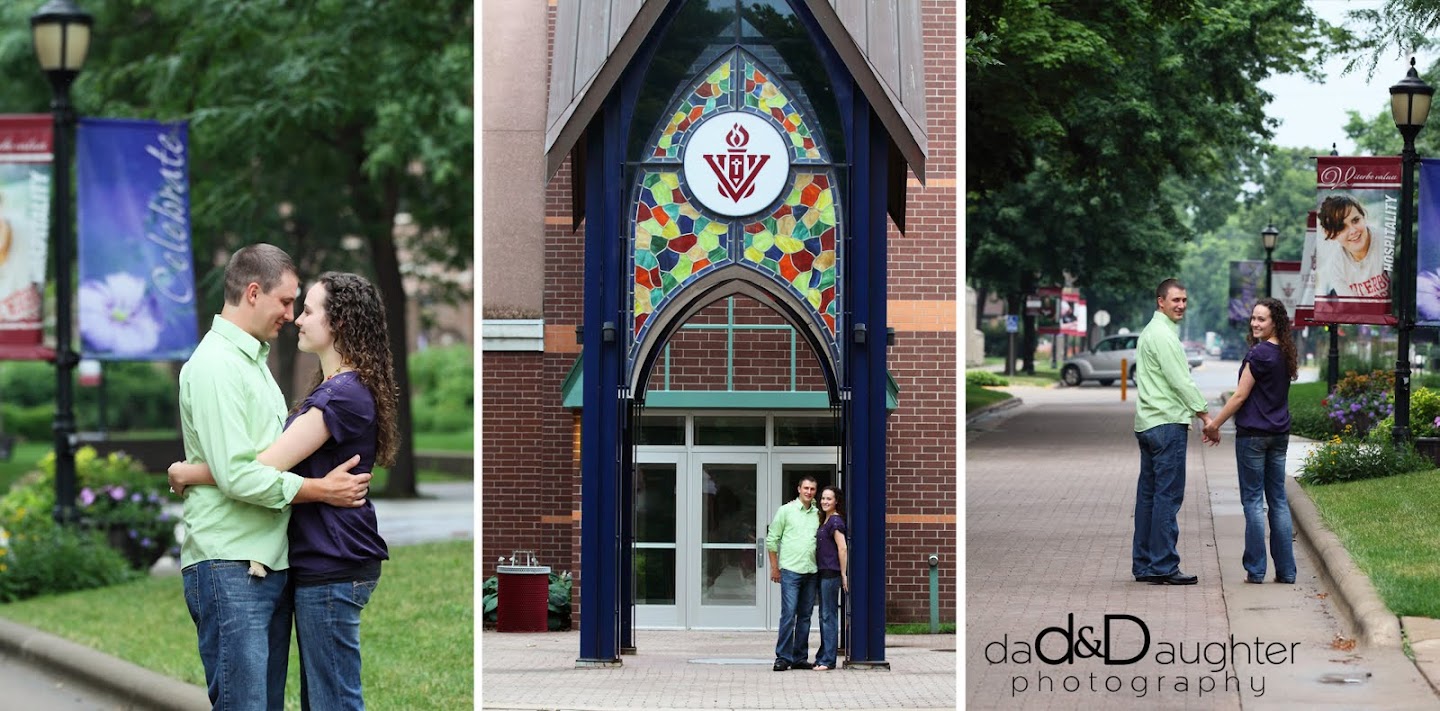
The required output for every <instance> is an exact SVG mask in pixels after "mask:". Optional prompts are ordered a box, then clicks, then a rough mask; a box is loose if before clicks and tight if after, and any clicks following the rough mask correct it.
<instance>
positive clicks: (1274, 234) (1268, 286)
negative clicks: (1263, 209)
mask: <svg viewBox="0 0 1440 711" xmlns="http://www.w3.org/2000/svg"><path fill="white" fill-rule="evenodd" d="M1279 239H1280V230H1277V229H1275V221H1274V220H1271V221H1270V226H1269V227H1266V228H1265V229H1263V230H1261V231H1260V243H1261V244H1263V245H1265V298H1267V299H1268V298H1270V297H1271V296H1274V294H1275V289H1274V287H1273V286H1272V283H1271V281H1270V280H1271V278H1272V270H1273V269H1274V266H1275V263H1274V261H1273V260H1272V259H1271V257H1273V256H1274V254H1275V242H1276V241H1277V240H1279Z"/></svg>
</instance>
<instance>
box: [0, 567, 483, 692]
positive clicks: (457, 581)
mask: <svg viewBox="0 0 1440 711" xmlns="http://www.w3.org/2000/svg"><path fill="white" fill-rule="evenodd" d="M474 550H475V546H474V542H473V541H451V542H445V543H427V544H421V545H416V546H403V547H397V548H394V549H392V550H391V551H390V554H391V560H390V561H389V562H387V563H385V566H384V572H383V573H382V575H381V577H380V586H379V587H378V588H376V590H375V596H374V597H373V598H371V600H370V604H369V606H368V607H366V609H365V612H364V615H363V617H362V619H363V622H362V624H361V627H360V635H361V651H362V654H363V656H364V665H363V672H362V674H363V677H362V678H363V683H364V685H365V700H366V702H367V704H368V705H369V706H370V707H371V708H377V709H419V708H441V709H460V708H465V709H468V708H471V707H472V706H473V705H474V688H473V683H474V665H475V662H474V627H473V625H474V561H473V554H474ZM0 617H5V618H8V619H10V620H13V621H15V622H19V623H21V624H25V625H30V626H32V627H36V628H39V629H42V630H45V631H47V632H50V633H51V634H55V635H58V636H60V637H64V638H66V639H69V640H72V641H75V642H78V643H80V644H83V645H86V646H89V647H93V648H95V649H98V650H100V651H102V652H105V653H106V654H110V655H113V656H116V657H120V658H121V659H125V660H127V661H130V662H133V663H135V664H138V665H140V666H142V667H145V668H147V669H151V670H154V671H157V672H159V673H161V674H164V675H166V676H170V677H174V678H176V679H180V680H182V681H185V682H188V683H191V684H195V685H197V686H202V687H203V686H205V670H204V667H202V666H201V664H200V656H199V653H198V652H197V651H196V646H195V644H196V643H195V625H194V623H192V622H191V621H190V615H189V613H188V612H186V609H185V598H184V595H183V593H182V592H181V583H180V578H179V577H178V576H169V577H161V578H147V579H145V580H140V581H137V582H134V583H128V584H125V585H119V586H115V587H111V588H102V589H98V590H87V591H84V592H78V593H70V594H66V595H54V596H46V597H40V598H33V599H30V600H24V601H22V602H16V603H11V604H8V605H0ZM296 655H297V652H296V651H295V646H294V643H293V642H292V644H291V651H290V679H289V683H287V684H286V687H285V690H286V703H285V707H286V708H300V701H299V696H300V676H299V673H300V672H299V670H300V666H299V665H300V662H299V658H298V657H297V656H296Z"/></svg>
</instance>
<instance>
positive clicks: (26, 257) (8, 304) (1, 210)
mask: <svg viewBox="0 0 1440 711" xmlns="http://www.w3.org/2000/svg"><path fill="white" fill-rule="evenodd" d="M51 126H52V119H51V117H50V115H49V114H32V115H0V360H49V359H51V358H53V357H54V352H53V351H52V350H51V349H48V348H45V347H43V346H42V345H41V338H42V336H43V329H42V324H43V322H44V313H43V309H42V308H41V304H42V299H41V294H42V293H43V291H44V287H45V257H46V251H47V249H48V248H49V238H50V183H51V180H50V175H51V172H50V164H51V161H52V160H53V155H52V153H51V151H52V146H51Z"/></svg>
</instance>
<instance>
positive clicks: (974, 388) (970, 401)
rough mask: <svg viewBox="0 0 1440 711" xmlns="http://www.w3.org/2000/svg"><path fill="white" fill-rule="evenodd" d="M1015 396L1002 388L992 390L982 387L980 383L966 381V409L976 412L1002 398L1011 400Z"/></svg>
mask: <svg viewBox="0 0 1440 711" xmlns="http://www.w3.org/2000/svg"><path fill="white" fill-rule="evenodd" d="M1012 397H1014V395H1011V394H1010V393H1007V392H1004V391H1002V390H991V389H989V388H982V387H980V386H979V385H971V384H970V383H965V411H966V412H974V411H976V410H978V409H980V408H982V407H985V406H986V405H993V404H995V403H997V402H1000V401H1002V400H1009V399H1010V398H1012Z"/></svg>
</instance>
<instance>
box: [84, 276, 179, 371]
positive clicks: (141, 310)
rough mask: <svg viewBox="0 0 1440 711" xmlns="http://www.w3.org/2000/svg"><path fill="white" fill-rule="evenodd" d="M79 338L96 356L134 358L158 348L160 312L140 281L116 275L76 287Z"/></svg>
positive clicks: (139, 279)
mask: <svg viewBox="0 0 1440 711" xmlns="http://www.w3.org/2000/svg"><path fill="white" fill-rule="evenodd" d="M79 302H80V314H79V315H80V318H79V321H80V336H81V338H82V339H83V340H84V342H85V343H86V345H88V346H90V347H92V348H94V349H95V350H96V351H97V352H100V353H105V354H118V355H138V354H143V353H149V352H151V351H153V350H155V347H156V346H158V345H159V344H160V330H161V328H162V325H161V322H160V309H159V307H158V306H157V305H156V303H155V300H154V298H153V297H152V296H151V295H150V294H148V293H146V283H145V280H144V279H141V278H140V277H137V276H135V275H133V274H126V273H125V272H116V273H114V274H111V275H109V276H107V277H105V281H104V282H101V281H98V280H93V279H92V280H89V281H86V282H85V283H84V284H81V285H80V289H79Z"/></svg>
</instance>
